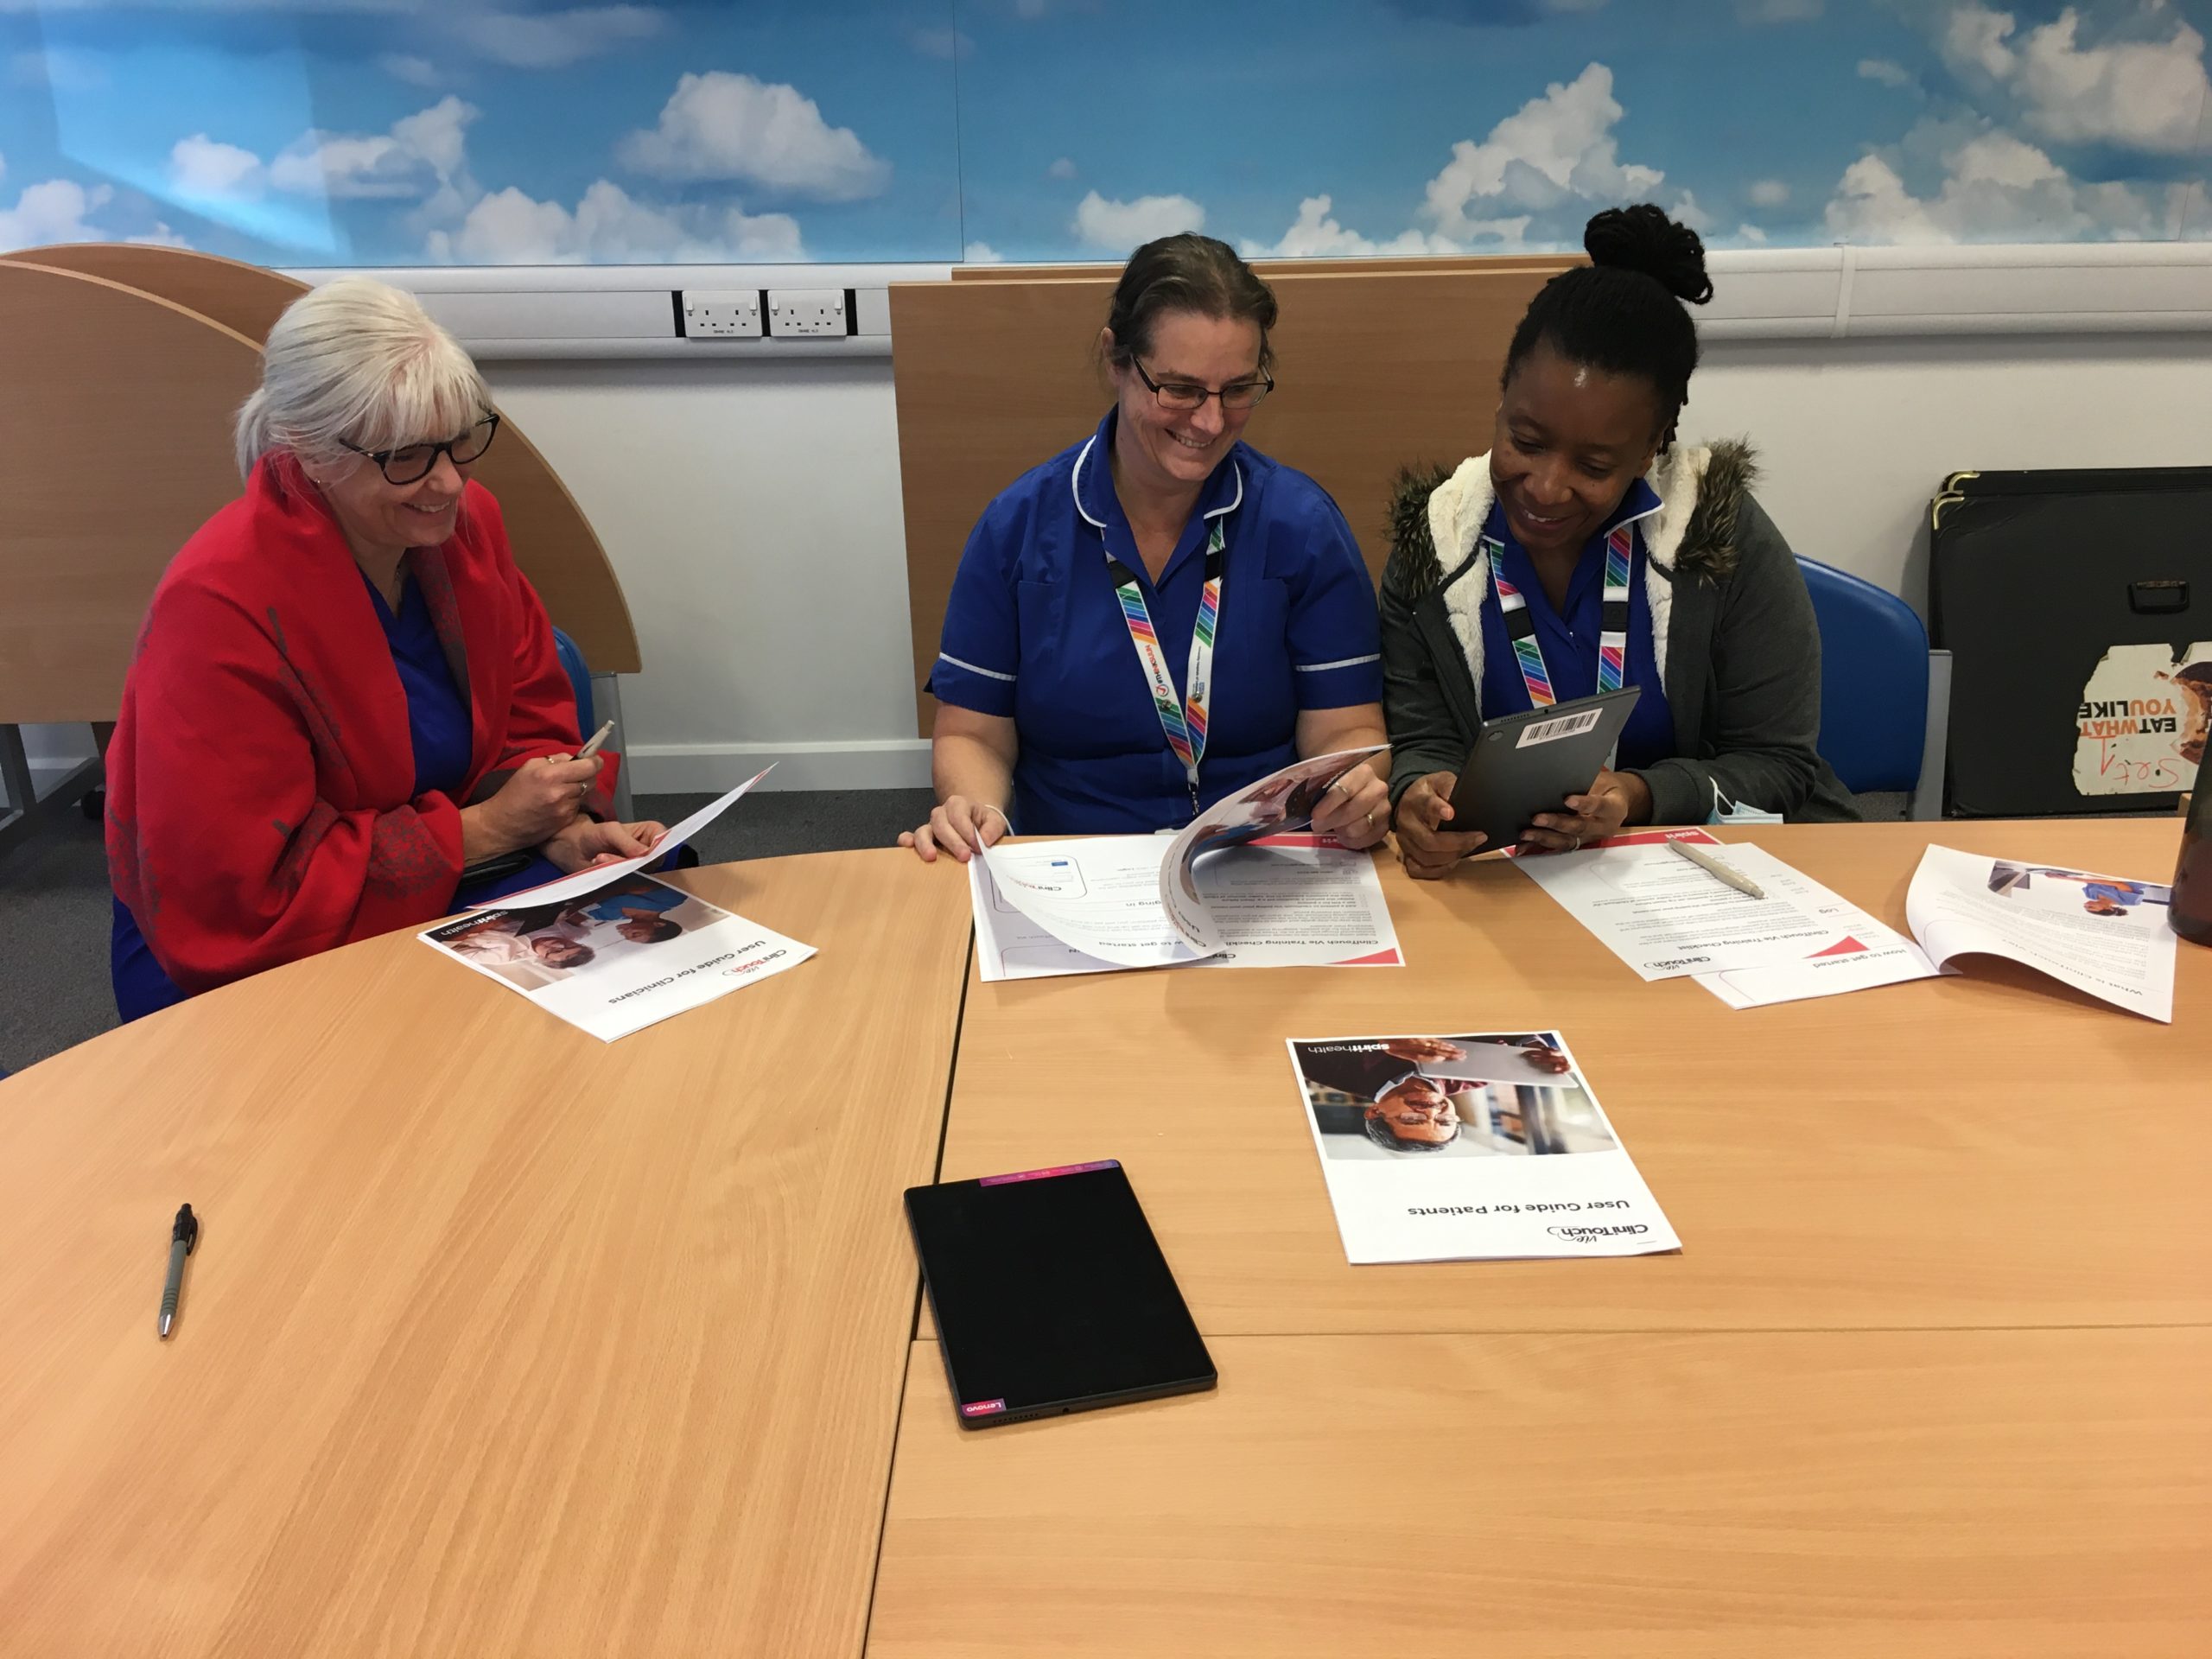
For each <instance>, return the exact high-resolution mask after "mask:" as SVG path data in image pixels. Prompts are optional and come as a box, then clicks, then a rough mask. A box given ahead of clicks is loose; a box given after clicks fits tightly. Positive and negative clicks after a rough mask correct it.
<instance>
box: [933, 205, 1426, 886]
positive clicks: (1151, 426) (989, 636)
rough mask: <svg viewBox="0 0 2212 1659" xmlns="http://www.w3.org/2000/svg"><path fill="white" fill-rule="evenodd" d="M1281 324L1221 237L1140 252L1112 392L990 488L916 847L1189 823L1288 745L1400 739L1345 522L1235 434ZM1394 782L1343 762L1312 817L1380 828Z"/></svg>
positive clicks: (967, 568)
mask: <svg viewBox="0 0 2212 1659" xmlns="http://www.w3.org/2000/svg"><path fill="white" fill-rule="evenodd" d="M1274 320H1275V298H1274V293H1273V292H1272V291H1271V290H1270V289H1268V285H1267V284H1266V283H1263V282H1262V281H1261V280H1260V279H1259V277H1257V276H1255V274H1254V273H1253V270H1252V269H1251V267H1250V266H1249V265H1247V264H1245V263H1244V262H1243V260H1242V259H1240V258H1238V257H1237V256H1236V252H1235V251H1233V250H1232V249H1230V247H1229V246H1228V245H1226V244H1225V243H1222V242H1217V241H1215V240H1214V239H1213V238H1211V237H1203V236H1195V235H1187V234H1186V235H1181V236H1170V237H1163V238H1160V240H1158V241H1155V242H1148V243H1147V244H1146V245H1144V246H1143V247H1141V248H1139V249H1138V250H1137V251H1136V253H1135V255H1134V256H1133V257H1131V258H1130V260H1129V263H1128V267H1127V268H1126V269H1125V270H1123V271H1122V279H1121V282H1120V283H1119V285H1118V286H1117V287H1116V289H1115V290H1114V300H1113V305H1112V308H1111V309H1110V311H1109V315H1108V318H1107V322H1106V327H1104V329H1103V331H1102V332H1101V333H1100V334H1099V340H1098V344H1099V352H1100V355H1101V356H1102V357H1103V359H1104V361H1105V365H1106V369H1107V372H1108V373H1109V376H1110V377H1111V378H1112V381H1113V384H1114V388H1115V392H1116V397H1115V403H1114V407H1113V408H1112V409H1111V410H1109V411H1108V412H1107V415H1106V418H1105V419H1104V420H1103V421H1101V422H1100V423H1098V429H1097V430H1096V432H1094V433H1092V434H1091V435H1090V436H1089V437H1087V438H1085V439H1084V440H1083V441H1082V442H1079V443H1077V444H1075V445H1072V446H1071V448H1067V449H1065V450H1064V451H1062V452H1061V453H1060V454H1058V455H1056V456H1054V457H1053V458H1052V460H1051V461H1046V463H1045V464H1044V465H1043V466H1041V467H1037V468H1036V469H1034V470H1033V471H1032V472H1029V473H1027V474H1024V475H1023V476H1022V477H1021V478H1020V479H1019V480H1016V481H1015V482H1014V485H1013V486H1012V487H1011V488H1009V489H1008V490H1007V491H1006V493H1004V494H1002V495H1001V496H1000V497H999V498H998V499H996V500H995V501H994V502H992V503H991V505H990V506H989V507H988V509H986V510H985V512H984V513H983V517H982V520H981V522H979V523H978V524H976V528H975V531H974V532H973V533H972V534H971V535H970V536H969V538H968V546H967V550H966V551H965V552H964V553H963V555H962V556H961V560H960V569H959V573H958V574H957V575H956V576H955V577H954V579H953V584H952V596H951V599H950V602H949V603H948V604H947V606H946V607H945V617H944V639H943V646H942V649H941V650H940V651H939V652H938V658H937V664H936V666H935V667H934V669H932V671H931V674H930V681H929V689H930V690H931V693H932V694H933V695H934V696H936V698H937V700H938V715H937V728H936V732H935V738H934V742H933V744H932V746H931V772H932V774H933V777H934V779H935V782H936V787H937V798H938V806H937V808H936V810H934V811H932V812H931V814H930V818H929V822H928V823H925V824H923V825H922V826H921V827H920V828H918V829H915V830H913V831H912V832H911V833H910V834H907V835H903V836H900V837H899V844H900V845H902V846H910V847H912V848H913V849H914V850H915V851H916V852H917V853H918V854H919V855H921V857H922V858H923V860H924V861H934V860H935V859H936V857H937V855H938V853H939V852H947V853H950V855H952V856H953V857H954V858H956V859H958V860H961V861H963V862H964V861H966V860H967V859H968V858H969V857H970V856H971V855H972V854H973V852H974V850H975V849H977V848H980V847H984V846H988V845H989V844H990V843H991V842H995V841H996V840H998V839H999V837H1000V836H1003V835H1005V834H1007V831H1008V830H1009V829H1020V832H1021V833H1022V834H1024V835H1087V834H1093V833H1123V834H1129V833H1134V834H1143V833H1147V832H1149V831H1153V830H1157V829H1172V828H1175V827H1178V826H1180V825H1182V824H1185V823H1189V822H1190V821H1191V819H1192V817H1193V816H1194V815H1195V814H1196V813H1197V812H1198V811H1199V810H1202V809H1203V808H1204V807H1205V806H1207V805H1210V804H1212V803H1213V802H1214V801H1216V800H1217V799H1219V798H1221V797H1222V796H1224V795H1227V794H1230V793H1231V792H1233V791H1236V790H1238V789H1242V788H1243V787H1244V786H1245V785H1248V784H1250V783H1253V782H1255V781H1256V780H1258V779H1261V778H1263V777H1265V776H1267V774H1268V773H1269V772H1274V771H1275V770H1276V769H1277V768H1279V767H1281V766H1287V765H1289V764H1290V763H1291V762H1292V761H1293V760H1299V759H1301V758H1304V757H1306V756H1310V755H1317V754H1327V753H1332V752H1334V751H1336V750H1339V749H1349V748H1357V747H1365V746H1368V745H1370V744H1372V745H1380V744H1382V743H1383V742H1384V741H1386V740H1385V738H1384V736H1383V708H1382V701H1383V674H1382V666H1381V655H1380V653H1381V650H1382V645H1381V639H1380V632H1379V627H1378V623H1377V620H1376V608H1375V589H1374V584H1373V583H1372V582H1371V581H1370V579H1369V577H1368V575H1367V568H1366V566H1365V565H1364V564H1363V563H1361V561H1360V556H1359V549H1358V547H1357V544H1356V543H1354V542H1353V540H1352V534H1351V527H1350V526H1349V525H1348V524H1345V522H1344V515H1343V514H1342V513H1341V512H1338V510H1337V505H1336V503H1335V502H1333V501H1332V500H1331V499H1329V496H1328V493H1327V492H1326V491H1325V490H1324V489H1322V488H1321V486H1319V484H1316V483H1315V482H1314V481H1313V480H1312V479H1310V478H1308V477H1306V475H1305V474H1303V473H1300V472H1297V471H1295V470H1294V469H1293V468H1291V467H1285V466H1283V465H1281V463H1280V462H1278V461H1270V460H1269V459H1268V457H1267V456H1265V455H1263V454H1261V453H1260V452H1259V451H1258V450H1256V449H1254V448H1251V447H1250V446H1249V445H1248V444H1245V443H1243V442H1241V439H1240V435H1241V434H1242V433H1243V429H1244V424H1245V423H1246V422H1247V421H1248V420H1249V419H1250V418H1251V414H1252V410H1253V409H1254V407H1255V405H1257V404H1258V403H1259V402H1260V400H1261V399H1262V397H1266V396H1267V394H1268V391H1271V390H1272V389H1273V388H1274V377H1273V376H1272V375H1271V374H1270V373H1269V365H1270V361H1271V353H1269V351H1268V329H1269V328H1270V327H1273V326H1274ZM1388 776H1389V766H1388V762H1387V759H1386V758H1385V757H1382V756H1378V757H1376V761H1375V762H1373V763H1371V764H1370V765H1369V766H1361V767H1358V768H1357V769H1355V770H1354V771H1353V772H1350V773H1348V774H1347V775H1346V776H1345V777H1344V779H1342V780H1340V781H1339V782H1338V784H1337V785H1335V786H1334V787H1332V789H1331V791H1329V794H1328V795H1327V797H1326V798H1325V799H1324V800H1323V802H1322V804H1321V805H1320V806H1319V808H1318V809H1317V810H1316V812H1315V814H1314V819H1313V822H1314V826H1315V828H1317V829H1320V830H1322V831H1323V832H1325V833H1328V834H1333V835H1335V836H1338V838H1339V839H1340V840H1341V841H1343V842H1344V844H1345V845H1347V846H1351V847H1368V846H1372V845H1373V844H1374V843H1375V842H1378V841H1380V840H1381V839H1382V838H1383V833H1384V831H1385V830H1386V829H1388V827H1389V817H1390V815H1389V790H1388V787H1387V786H1386V785H1385V784H1384V782H1383V779H1386V778H1387V777H1388Z"/></svg>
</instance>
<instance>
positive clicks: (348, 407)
mask: <svg viewBox="0 0 2212 1659" xmlns="http://www.w3.org/2000/svg"><path fill="white" fill-rule="evenodd" d="M498 432H499V416H498V415H497V414H496V413H495V412H494V411H493V408H492V400H491V396H490V393H489V392H488V391H486V388H485V385H484V381H483V378H482V377H481V376H480V375H479V374H478V372H477V371H476V365H474V363H472V362H471V361H470V360H469V358H468V354H467V353H466V352H464V351H462V350H461V346H459V345H458V344H457V343H456V342H455V341H454V339H453V338H452V336H450V335H449V334H447V333H446V332H445V331H444V330H443V329H442V328H440V327H438V326H437V324H436V323H435V322H433V321H431V320H430V318H429V315H427V314H426V313H425V312H424V311H423V308H422V307H421V305H420V304H418V303H417V302H416V300H415V299H414V297H413V296H410V295H408V294H404V293H403V292H401V291H400V290H398V289H393V288H390V287H387V286H385V284H383V283H376V282H372V281H369V280H368V279H366V278H361V277H351V278H346V279H343V280H340V281H338V282H334V283H329V284H327V286H325V287H322V288H319V289H315V290H314V291H313V292H312V293H309V294H306V295H303V296H301V297H300V298H299V299H298V300H296V301H295V302H293V304H292V305H291V306H290V307H289V308H288V309H287V310H286V311H285V313H284V315H283V316H282V317H280V318H278V319H277V325H276V327H274V328H272V329H271V330H270V335H269V344H268V347H267V352H266V355H265V358H264V365H263V372H262V384H261V387H260V389H259V390H258V391H256V392H255V393H254V394H253V395H252V397H250V398H248V399H247V400H246V403H245V407H244V408H242V409H241V410H239V411H238V468H239V471H240V472H241V473H243V474H245V481H246V488H245V495H244V496H243V497H242V498H241V499H238V500H236V501H233V502H232V503H231V504H230V505H228V506H226V507H225V508H223V509H222V510H221V511H220V512H218V513H216V514H215V516H214V517H213V518H210V519H209V520H208V521H207V523H206V524H203V525H202V526H201V527H200V530H199V531H197V532H196V533H195V534H194V536H193V537H192V539H191V540H189V541H188V542H187V543H185V545H184V548H183V550H182V551H181V552H180V553H179V554H178V555H177V556H176V557H175V559H174V560H173V561H172V562H171V563H170V564H169V567H168V571H167V572H166V573H165V574H164V575H162V581H161V584H160V586H159V587H158V588H156V589H155V593H154V598H153V602H152V604H151V606H150V607H149V609H148V612H147V615H146V621H145V625H144V627H143V629H142V631H141V632H140V635H139V640H138V649H137V656H136V657H135V658H133V660H132V663H131V666H130V677H129V678H128V679H127V680H126V681H125V682H124V692H123V710H122V713H121V715H120V716H119V717H118V721H117V723H116V729H115V737H114V741H113V742H112V743H111V746H110V747H109V749H108V754H107V788H108V811H107V851H108V870H109V875H110V878H111V881H112V883H113V886H114V889H115V933H114V955H113V970H114V977H115V990H116V1005H117V1007H118V1010H119V1011H120V1012H121V1014H122V1015H123V1017H124V1019H125V1020H132V1019H136V1018H137V1017H138V1016H139V1015H141V1014H149V1013H151V1012H153V1011H154V1010H155V1009H156V1008H160V1007H167V1006H168V1004H170V1003H172V1002H175V1001H180V1000H181V999H182V998H183V997H185V996H188V995H197V994H198V993H199V992H201V991H204V990H207V989H209V988H213V987H214V986H217V985H220V984H223V983H225V982H228V981H231V980H234V979H238V978H242V977H243V976H245V975H248V974H252V973H257V972H259V971H260V970H261V969H264V968H271V967H274V966H276V965H277V963H284V962H291V961H294V960H296V959H297V958H299V957H307V956H312V955H314V954H315V952H317V951H319V950H329V949H331V948H332V947H333V946H334V945H340V944H347V943H349V942H351V941H353V940H354V939H359V938H368V937H369V936H371V935H372V934H377V933H383V932H387V931H391V930H392V929H394V928H399V927H417V926H421V925H423V924H425V923H428V922H430V921H432V920H435V918H438V917H440V916H443V915H446V914H448V913H449V912H452V911H454V910H455V909H458V908H461V907H464V906H467V905H471V904H475V903H480V902H483V901H485V900H486V899H491V898H493V897H496V896H498V895H499V893H502V892H510V891H513V890H515V889H517V888H518V887H525V886H531V885H535V884H536V883H537V881H540V880H550V879H552V877H554V876H555V875H556V874H562V873H564V872H568V871H573V870H577V869H581V868H584V867H585V866H587V865H590V864H594V863H601V862H611V861H614V860H616V859H620V858H626V857H631V856H634V855H637V854H639V853H642V852H644V851H645V850H646V845H647V842H649V841H650V840H651V838H652V836H656V835H658V833H659V832H660V828H661V826H660V825H658V824H656V823H632V824H624V823H613V822H609V821H607V819H606V818H605V817H602V816H601V815H600V813H599V811H598V809H597V806H596V805H595V804H594V785H595V783H596V782H597V780H598V779H599V773H600V768H601V761H600V760H599V759H598V758H597V757H594V758H592V759H589V760H574V759H571V758H570V757H571V756H572V754H573V753H574V752H575V749H576V748H577V747H579V744H578V733H577V730H576V714H575V701H574V697H573V696H572V694H571V691H570V690H569V681H568V678H567V676H566V675H565V674H564V673H563V670H562V667H561V664H560V661H559V658H557V657H556V655H555V652H554V645H553V631H552V625H551V624H550V622H549V621H548V620H547V619H546V615H545V607H543V605H542V604H541V603H539V601H538V598H537V594H536V593H535V592H534V591H533V590H532V589H531V585H530V583H529V582H527V581H526V580H524V577H523V575H522V573H521V572H520V571H519V570H518V569H516V568H515V563H514V560H513V558H512V556H511V555H510V554H509V552H508V550H507V539H506V533H505V530H504V528H503V527H502V525H501V524H500V519H499V504H498V503H497V502H496V501H494V500H493V499H492V496H491V494H490V493H489V492H488V491H486V489H485V488H484V487H483V486H481V485H480V484H475V483H472V482H470V481H469V478H468V467H469V464H470V463H471V462H472V461H475V460H476V459H477V458H478V457H479V456H480V455H482V454H483V453H484V451H485V450H486V448H489V447H490V445H491V443H492V441H493V438H494V436H496V435H497V434H498ZM601 800H602V801H603V793H602V794H601ZM514 855H529V862H528V867H527V868H523V869H520V870H516V869H514V868H512V867H513V866H514V865H515V864H516V863H517V862H518V860H517V859H516V857H515V856H514ZM493 861H505V864H506V866H507V867H508V869H507V874H505V878H504V879H503V880H498V881H496V882H493V881H489V880H485V881H475V882H469V881H465V880H464V878H465V877H466V876H467V875H468V874H469V872H470V871H471V869H472V868H473V867H483V866H486V865H487V864H489V863H491V862H493Z"/></svg>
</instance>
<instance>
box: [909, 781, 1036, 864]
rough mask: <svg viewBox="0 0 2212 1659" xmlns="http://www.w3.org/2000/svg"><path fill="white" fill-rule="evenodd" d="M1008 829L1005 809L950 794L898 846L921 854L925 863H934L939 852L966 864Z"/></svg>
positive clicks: (1009, 826)
mask: <svg viewBox="0 0 2212 1659" xmlns="http://www.w3.org/2000/svg"><path fill="white" fill-rule="evenodd" d="M1010 828H1012V825H1010V824H1009V823H1007V816H1006V809H1005V808H1004V807H1002V806H994V805H993V804H991V803H990V802H988V801H971V800H969V798H967V797H966V796H965V795H953V796H949V797H947V798H946V800H945V803H944V805H942V806H940V807H938V809H937V810H935V811H933V812H931V814H930V821H929V822H928V823H925V824H924V825H922V827H921V828H920V829H910V830H908V831H907V832H906V834H905V835H902V836H899V845H900V846H901V847H911V848H912V849H914V850H915V851H916V852H917V853H918V854H920V855H921V859H922V862H923V863H925V864H934V863H936V862H937V855H938V852H939V851H940V850H942V851H944V852H947V853H950V854H951V855H952V856H953V857H955V858H957V859H958V860H959V861H961V862H962V863H963V864H965V863H966V862H967V861H969V859H971V858H973V857H974V856H975V855H976V852H977V851H978V850H980V849H982V848H985V847H988V846H989V845H991V843H992V842H995V841H997V840H998V839H999V838H1000V837H1001V836H1003V835H1005V834H1006V832H1007V829H1010Z"/></svg>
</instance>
